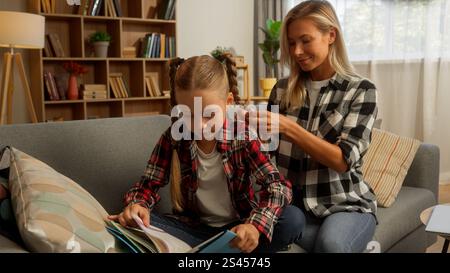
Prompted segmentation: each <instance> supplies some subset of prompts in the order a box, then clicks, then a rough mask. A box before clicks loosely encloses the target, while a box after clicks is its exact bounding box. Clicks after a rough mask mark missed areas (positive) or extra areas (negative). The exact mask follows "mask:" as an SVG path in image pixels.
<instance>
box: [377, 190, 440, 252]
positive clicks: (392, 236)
mask: <svg viewBox="0 0 450 273" xmlns="http://www.w3.org/2000/svg"><path fill="white" fill-rule="evenodd" d="M435 204H436V200H435V198H434V195H433V193H432V192H431V191H430V190H427V189H421V188H412V187H402V189H401V190H400V192H399V194H398V196H397V200H396V201H395V203H394V204H393V205H392V206H391V207H389V208H378V212H377V217H378V222H379V223H378V226H377V228H376V230H375V235H374V240H375V241H377V242H379V243H380V246H381V251H382V252H384V251H386V250H387V249H389V248H390V247H391V246H392V245H394V244H395V243H396V242H398V241H399V240H401V239H402V238H404V237H406V236H407V235H408V234H409V233H411V232H413V231H414V230H416V229H417V228H418V227H419V226H420V225H422V222H421V221H420V218H419V216H420V213H421V212H422V211H423V210H425V209H427V208H429V207H431V206H434V205H435Z"/></svg>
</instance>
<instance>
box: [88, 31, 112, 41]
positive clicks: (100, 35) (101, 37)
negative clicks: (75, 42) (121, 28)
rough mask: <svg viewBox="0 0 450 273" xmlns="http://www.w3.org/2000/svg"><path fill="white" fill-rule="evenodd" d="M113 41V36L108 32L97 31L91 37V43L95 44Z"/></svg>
mask: <svg viewBox="0 0 450 273" xmlns="http://www.w3.org/2000/svg"><path fill="white" fill-rule="evenodd" d="M110 41H111V35H109V34H108V33H107V32H104V31H97V32H95V33H93V34H92V35H91V36H89V42H91V43H95V42H110Z"/></svg>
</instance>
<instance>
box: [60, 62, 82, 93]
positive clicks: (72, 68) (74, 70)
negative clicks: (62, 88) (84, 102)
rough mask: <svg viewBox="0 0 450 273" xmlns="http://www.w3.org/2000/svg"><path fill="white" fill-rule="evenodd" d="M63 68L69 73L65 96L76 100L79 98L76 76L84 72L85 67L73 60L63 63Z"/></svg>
mask: <svg viewBox="0 0 450 273" xmlns="http://www.w3.org/2000/svg"><path fill="white" fill-rule="evenodd" d="M63 67H64V69H65V70H66V71H67V72H68V73H69V75H70V76H69V84H68V87H67V98H68V99H69V100H77V99H78V98H79V92H78V80H77V78H78V76H79V75H81V74H86V73H87V72H88V70H87V68H86V67H84V66H82V65H80V64H78V63H76V62H73V61H70V62H66V63H64V64H63Z"/></svg>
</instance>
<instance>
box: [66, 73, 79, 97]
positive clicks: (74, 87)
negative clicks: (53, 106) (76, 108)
mask: <svg viewBox="0 0 450 273" xmlns="http://www.w3.org/2000/svg"><path fill="white" fill-rule="evenodd" d="M78 97H79V93H78V80H77V76H76V75H75V74H70V77H69V85H68V88H67V98H68V99H69V100H77V99H78Z"/></svg>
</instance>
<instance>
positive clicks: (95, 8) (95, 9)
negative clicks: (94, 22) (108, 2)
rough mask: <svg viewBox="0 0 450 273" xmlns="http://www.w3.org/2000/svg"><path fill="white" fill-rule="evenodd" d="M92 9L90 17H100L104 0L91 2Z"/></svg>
mask: <svg viewBox="0 0 450 273" xmlns="http://www.w3.org/2000/svg"><path fill="white" fill-rule="evenodd" d="M91 2H92V3H93V4H92V8H91V9H90V10H89V15H91V16H98V15H99V14H100V10H101V7H102V4H103V0H91Z"/></svg>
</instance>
